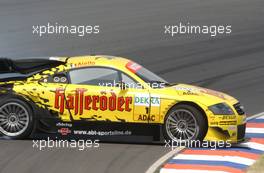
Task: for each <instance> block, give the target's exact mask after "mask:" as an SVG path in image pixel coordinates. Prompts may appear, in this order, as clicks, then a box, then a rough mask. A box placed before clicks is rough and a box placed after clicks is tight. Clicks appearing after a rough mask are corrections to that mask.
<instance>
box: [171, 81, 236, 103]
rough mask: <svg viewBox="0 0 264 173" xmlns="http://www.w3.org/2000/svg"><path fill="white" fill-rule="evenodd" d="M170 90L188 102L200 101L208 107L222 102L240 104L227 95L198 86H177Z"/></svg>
mask: <svg viewBox="0 0 264 173" xmlns="http://www.w3.org/2000/svg"><path fill="white" fill-rule="evenodd" d="M168 89H169V90H174V92H175V91H176V92H177V95H178V96H180V97H181V98H184V99H187V100H195V101H200V102H203V103H204V104H206V105H210V104H214V103H220V102H227V103H229V104H235V103H237V102H238V101H237V100H236V99H235V98H233V97H231V96H229V95H227V94H225V93H222V92H219V91H214V90H211V89H207V88H202V87H198V86H193V85H187V84H177V85H173V86H171V87H168Z"/></svg>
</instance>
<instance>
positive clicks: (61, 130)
mask: <svg viewBox="0 0 264 173" xmlns="http://www.w3.org/2000/svg"><path fill="white" fill-rule="evenodd" d="M58 132H59V133H60V134H61V135H63V136H66V135H68V134H70V133H71V130H70V129H69V128H60V129H59V130H58Z"/></svg>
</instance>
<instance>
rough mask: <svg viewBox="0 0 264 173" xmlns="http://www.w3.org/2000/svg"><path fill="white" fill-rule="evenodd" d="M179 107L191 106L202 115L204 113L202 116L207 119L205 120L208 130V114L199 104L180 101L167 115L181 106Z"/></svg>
mask: <svg viewBox="0 0 264 173" xmlns="http://www.w3.org/2000/svg"><path fill="white" fill-rule="evenodd" d="M179 105H189V106H192V107H195V108H196V109H197V110H199V111H200V112H201V113H202V115H203V117H204V118H205V120H206V122H207V123H206V124H207V127H206V128H207V129H208V118H207V116H206V113H205V111H204V110H203V108H201V106H199V105H198V104H197V103H194V102H191V101H180V102H178V103H176V104H175V105H173V106H172V107H171V108H170V109H169V110H168V111H167V113H166V115H167V114H168V113H169V112H170V111H171V110H172V109H174V108H175V107H176V106H179Z"/></svg>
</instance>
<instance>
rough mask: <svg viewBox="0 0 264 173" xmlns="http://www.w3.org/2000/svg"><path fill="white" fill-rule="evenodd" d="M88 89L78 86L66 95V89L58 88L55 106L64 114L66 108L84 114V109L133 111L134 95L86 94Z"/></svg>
mask: <svg viewBox="0 0 264 173" xmlns="http://www.w3.org/2000/svg"><path fill="white" fill-rule="evenodd" d="M86 91H87V90H86V89H83V88H77V89H76V90H75V92H74V93H73V94H68V95H65V90H64V89H62V88H58V89H56V91H55V103H54V107H55V108H56V109H58V110H59V112H60V113H61V114H63V112H64V110H65V109H70V110H74V114H75V115H77V114H79V115H82V114H83V111H84V110H95V111H97V110H101V111H106V110H110V111H116V110H117V111H120V112H123V111H127V112H130V111H131V108H130V106H131V104H132V97H123V96H122V97H117V96H116V94H115V93H113V92H112V93H111V96H110V97H107V96H105V95H102V96H99V95H85V92H86Z"/></svg>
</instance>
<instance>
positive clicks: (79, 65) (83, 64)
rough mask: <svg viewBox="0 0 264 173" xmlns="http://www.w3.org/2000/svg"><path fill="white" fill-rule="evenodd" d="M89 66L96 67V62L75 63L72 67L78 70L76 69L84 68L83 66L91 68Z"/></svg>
mask: <svg viewBox="0 0 264 173" xmlns="http://www.w3.org/2000/svg"><path fill="white" fill-rule="evenodd" d="M89 65H95V62H94V61H81V62H78V63H73V64H72V65H71V67H72V68H76V67H83V66H89Z"/></svg>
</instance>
